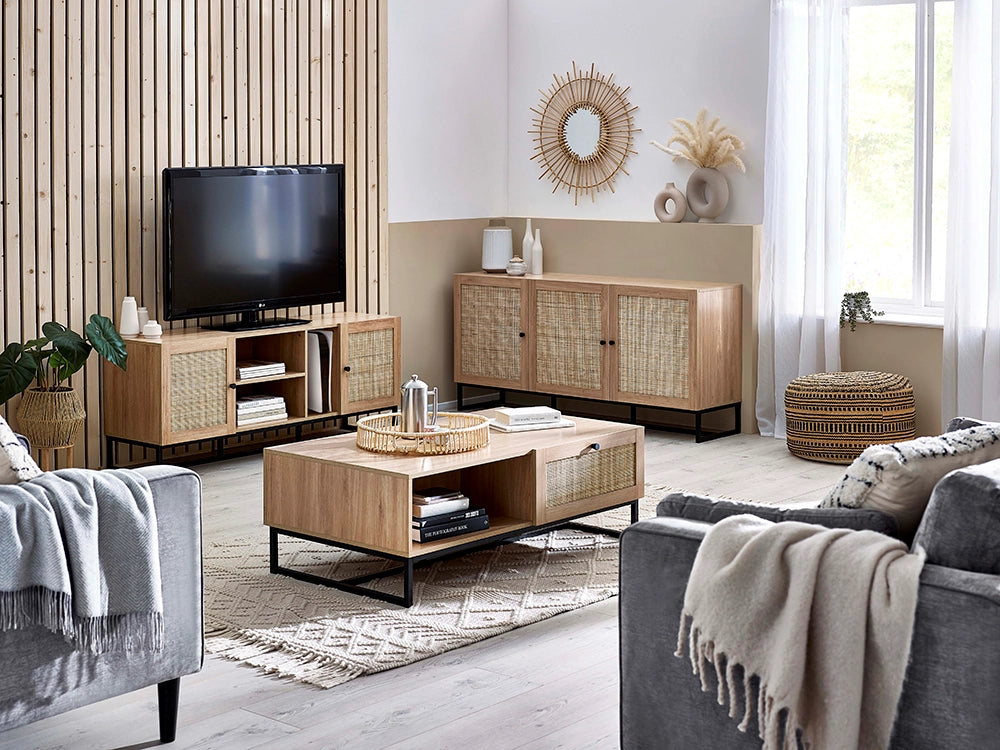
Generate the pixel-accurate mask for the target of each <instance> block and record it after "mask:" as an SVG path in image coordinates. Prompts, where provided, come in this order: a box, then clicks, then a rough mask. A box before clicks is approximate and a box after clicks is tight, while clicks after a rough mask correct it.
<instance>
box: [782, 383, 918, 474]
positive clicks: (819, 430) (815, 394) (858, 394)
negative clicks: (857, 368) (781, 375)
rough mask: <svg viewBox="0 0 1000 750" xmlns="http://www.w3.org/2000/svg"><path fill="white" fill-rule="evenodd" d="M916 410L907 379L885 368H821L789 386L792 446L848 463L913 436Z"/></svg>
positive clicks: (800, 452) (820, 457) (806, 454)
mask: <svg viewBox="0 0 1000 750" xmlns="http://www.w3.org/2000/svg"><path fill="white" fill-rule="evenodd" d="M915 418H916V408H915V407H914V402H913V386H912V385H910V380H909V378H905V377H903V376H902V375H893V374H892V373H887V372H820V373H816V374H815V375H804V376H802V377H799V378H795V380H793V381H792V382H791V383H789V384H788V388H786V389H785V428H786V431H787V434H788V450H789V451H790V452H791V453H792V454H794V455H796V456H799V457H800V458H808V459H810V460H812V461H824V462H826V463H831V464H849V463H850V462H851V461H853V460H854V459H855V458H857V457H858V455H859V454H860V453H861V451H863V450H864V449H865V448H867V447H868V446H869V445H875V444H883V443H895V442H898V441H900V440H912V439H913V438H914V437H915V435H916V431H915V428H914V420H915Z"/></svg>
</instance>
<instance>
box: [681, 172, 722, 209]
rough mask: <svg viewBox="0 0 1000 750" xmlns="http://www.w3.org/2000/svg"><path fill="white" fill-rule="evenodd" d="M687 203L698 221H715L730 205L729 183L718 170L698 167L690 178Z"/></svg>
mask: <svg viewBox="0 0 1000 750" xmlns="http://www.w3.org/2000/svg"><path fill="white" fill-rule="evenodd" d="M687 203H688V208H690V209H691V212H692V213H693V214H694V215H695V216H697V217H698V221H715V220H716V219H717V218H719V215H720V214H721V213H722V212H723V211H725V210H726V206H727V205H728V204H729V182H728V181H727V180H726V176H725V175H724V174H722V172H720V171H719V170H718V169H711V168H709V167H698V169H696V170H694V172H692V174H691V177H690V178H688V184H687Z"/></svg>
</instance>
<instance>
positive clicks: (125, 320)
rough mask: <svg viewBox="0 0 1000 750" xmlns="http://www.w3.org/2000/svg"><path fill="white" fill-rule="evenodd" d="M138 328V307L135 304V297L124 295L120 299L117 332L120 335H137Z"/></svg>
mask: <svg viewBox="0 0 1000 750" xmlns="http://www.w3.org/2000/svg"><path fill="white" fill-rule="evenodd" d="M139 330H140V329H139V308H138V307H137V306H136V304H135V297H126V298H125V299H123V300H122V312H121V315H120V316H119V317H118V333H119V334H120V335H122V336H138V335H139Z"/></svg>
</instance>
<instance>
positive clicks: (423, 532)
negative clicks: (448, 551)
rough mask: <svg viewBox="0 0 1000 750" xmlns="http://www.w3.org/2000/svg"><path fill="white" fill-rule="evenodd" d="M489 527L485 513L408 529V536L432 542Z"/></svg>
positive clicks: (416, 539) (488, 520) (417, 540)
mask: <svg viewBox="0 0 1000 750" xmlns="http://www.w3.org/2000/svg"><path fill="white" fill-rule="evenodd" d="M489 527H490V517H489V516H487V515H482V516H476V517H475V518H467V519H465V520H464V521H452V522H451V523H445V524H441V525H440V526H430V527H428V528H425V529H410V536H411V537H412V538H413V540H414V541H416V542H433V541H435V540H437V539H445V538H446V537H449V536H457V535H458V534H467V533H469V532H471V531H482V530H483V529H488V528H489Z"/></svg>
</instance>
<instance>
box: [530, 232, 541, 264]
mask: <svg viewBox="0 0 1000 750" xmlns="http://www.w3.org/2000/svg"><path fill="white" fill-rule="evenodd" d="M531 273H532V275H534V276H541V275H542V230H541V229H536V230H535V239H534V241H533V242H532V243H531Z"/></svg>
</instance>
